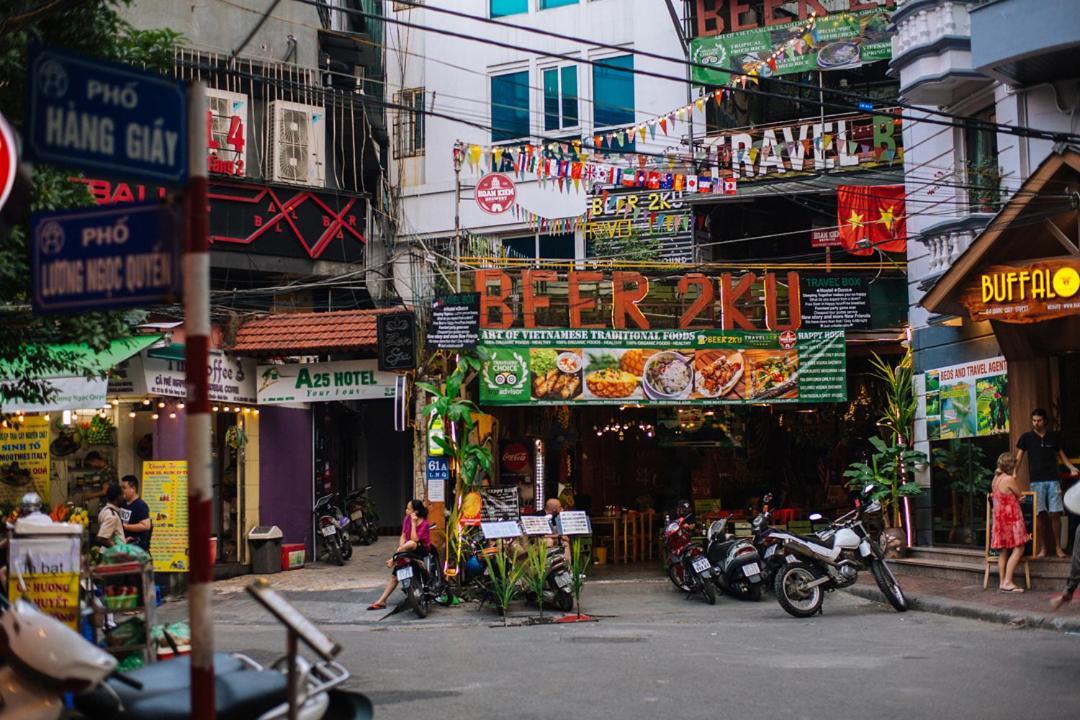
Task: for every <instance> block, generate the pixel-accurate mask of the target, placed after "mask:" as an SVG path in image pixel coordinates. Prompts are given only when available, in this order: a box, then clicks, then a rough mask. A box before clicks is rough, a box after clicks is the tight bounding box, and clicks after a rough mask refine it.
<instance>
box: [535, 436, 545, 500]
mask: <svg viewBox="0 0 1080 720" xmlns="http://www.w3.org/2000/svg"><path fill="white" fill-rule="evenodd" d="M533 452H534V453H535V458H536V464H535V469H536V477H535V478H534V480H535V483H536V510H537V511H538V512H539V511H541V510H543V509H544V500H545V498H544V441H543V440H541V439H540V438H536V439H534V440H533Z"/></svg>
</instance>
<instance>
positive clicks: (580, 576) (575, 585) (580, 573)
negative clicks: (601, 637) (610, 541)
mask: <svg viewBox="0 0 1080 720" xmlns="http://www.w3.org/2000/svg"><path fill="white" fill-rule="evenodd" d="M591 564H592V538H591V537H590V538H589V542H585V539H584V537H582V536H581V535H574V536H573V537H572V538H571V539H570V580H571V584H570V590H571V592H573V593H574V604H575V605H576V606H577V616H578V619H580V618H581V590H582V588H584V587H585V572H586V571H587V570H588V569H589V565H591Z"/></svg>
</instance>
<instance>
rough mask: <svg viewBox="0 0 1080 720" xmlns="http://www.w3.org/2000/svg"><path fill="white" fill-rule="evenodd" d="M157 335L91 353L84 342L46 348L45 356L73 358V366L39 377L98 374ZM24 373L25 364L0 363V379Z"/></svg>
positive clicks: (122, 340)
mask: <svg viewBox="0 0 1080 720" xmlns="http://www.w3.org/2000/svg"><path fill="white" fill-rule="evenodd" d="M161 338H162V336H161V335H138V336H135V337H126V338H120V339H118V340H113V341H112V342H110V343H109V347H108V349H106V350H101V351H97V350H91V349H90V347H89V346H88V345H87V344H86V343H67V344H63V345H47V346H46V349H47V351H48V353H49V354H50V355H51V356H53V357H57V358H59V357H62V356H65V355H69V354H71V355H73V360H74V364H75V367H74V368H72V369H68V370H63V371H59V372H53V373H49V374H48V375H44V376H35V377H42V378H52V377H75V376H79V375H83V374H84V371H87V370H89V371H90V372H92V373H95V374H100V373H102V372H105V371H107V370H111V369H112V368H114V367H116V366H117V365H118V364H120V363H122V362H123V361H125V360H127V359H128V358H129V357H131V356H132V355H137V354H138V353H140V352H142V351H143V350H145V349H146V348H148V347H150V346H151V345H153V344H154V343H156V342H159V341H160V340H161ZM26 372H27V368H26V364H25V362H22V361H20V360H19V359H15V360H14V361H12V362H5V361H2V360H0V378H17V377H20V376H21V375H25V374H26Z"/></svg>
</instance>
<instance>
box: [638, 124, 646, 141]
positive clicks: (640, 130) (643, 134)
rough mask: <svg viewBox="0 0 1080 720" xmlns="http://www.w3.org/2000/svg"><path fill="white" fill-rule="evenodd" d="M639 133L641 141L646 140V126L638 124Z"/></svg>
mask: <svg viewBox="0 0 1080 720" xmlns="http://www.w3.org/2000/svg"><path fill="white" fill-rule="evenodd" d="M638 135H640V136H641V142H645V126H644V125H638Z"/></svg>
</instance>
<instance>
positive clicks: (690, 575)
mask: <svg viewBox="0 0 1080 720" xmlns="http://www.w3.org/2000/svg"><path fill="white" fill-rule="evenodd" d="M692 528H693V522H692V521H690V519H689V518H688V517H687V516H683V517H679V518H676V519H675V520H672V519H671V517H670V516H665V517H664V544H665V547H666V548H667V551H668V558H667V560H668V579H670V580H671V583H672V584H673V585H674V586H675V587H677V588H679V589H680V590H682V591H683V592H685V593H686V594H687V597H689V596H690V595H691V594H692V593H695V592H700V593H701V595H702V597H704V598H705V601H706V602H707V603H709V604H710V605H715V604H716V585H715V584H714V581H713V575H714V571H713V567H712V563H711V562H709V558H708V556H707V555H706V554H705V551H704V550H703V549H702V548H701V546H700V545H698V544H697V543H695V542H694V541H693V540H692V539H691V537H690V532H691V529H692Z"/></svg>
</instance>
